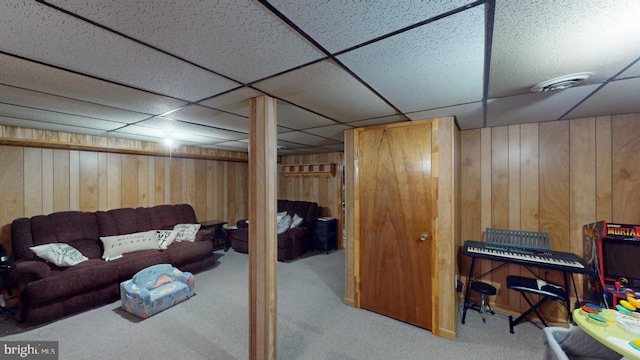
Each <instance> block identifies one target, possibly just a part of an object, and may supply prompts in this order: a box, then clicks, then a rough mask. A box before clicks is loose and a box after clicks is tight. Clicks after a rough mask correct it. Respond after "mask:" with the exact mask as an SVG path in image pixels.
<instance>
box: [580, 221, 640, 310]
mask: <svg viewBox="0 0 640 360" xmlns="http://www.w3.org/2000/svg"><path fill="white" fill-rule="evenodd" d="M583 239H584V260H585V261H586V262H587V265H588V266H590V267H591V268H592V270H593V274H594V275H592V276H591V277H585V278H586V282H587V283H586V284H585V285H586V287H585V288H586V289H587V291H588V293H587V294H586V299H588V300H589V301H590V302H593V303H601V304H602V303H604V305H605V306H606V307H608V308H613V309H615V308H616V305H618V303H619V302H620V300H626V299H627V297H628V296H629V295H631V296H635V298H636V299H640V293H639V291H640V225H627V224H612V223H607V222H606V221H599V222H596V223H592V224H588V225H584V226H583ZM623 303H624V301H623Z"/></svg>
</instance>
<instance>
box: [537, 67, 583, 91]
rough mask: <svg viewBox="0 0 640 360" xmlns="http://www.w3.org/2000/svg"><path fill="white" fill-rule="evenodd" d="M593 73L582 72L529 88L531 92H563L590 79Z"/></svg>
mask: <svg viewBox="0 0 640 360" xmlns="http://www.w3.org/2000/svg"><path fill="white" fill-rule="evenodd" d="M591 75H593V73H590V72H583V73H577V74H571V75H565V76H560V77H557V78H555V79H551V80H547V81H543V82H541V83H540V84H538V85H536V86H534V87H532V88H531V92H542V91H555V90H564V89H567V88H570V87H572V86H576V85H579V84H580V83H582V82H583V81H585V80H587V79H588V78H590V77H591Z"/></svg>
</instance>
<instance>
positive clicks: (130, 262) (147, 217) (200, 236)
mask: <svg viewBox="0 0 640 360" xmlns="http://www.w3.org/2000/svg"><path fill="white" fill-rule="evenodd" d="M196 223H197V220H196V215H195V212H194V210H193V208H192V207H191V205H188V204H180V205H158V206H154V207H149V208H136V209H133V208H122V209H114V210H109V211H96V212H80V211H64V212H56V213H52V214H49V215H38V216H34V217H31V218H20V219H16V220H14V221H13V222H12V224H11V242H12V245H13V257H14V264H15V269H13V270H12V271H11V272H10V273H9V277H8V278H9V281H10V282H11V283H13V285H14V286H16V287H17V288H18V289H19V301H20V303H19V304H20V307H19V314H20V316H19V317H20V320H21V321H22V322H23V323H25V324H28V325H33V324H39V323H43V322H47V321H51V320H55V319H58V318H60V317H62V316H65V315H70V314H74V313H78V312H80V311H83V310H86V309H89V308H92V307H95V306H98V305H103V304H107V303H110V302H113V301H115V300H118V299H119V298H120V294H119V286H120V282H122V281H124V280H128V279H130V278H131V277H132V276H133V275H134V274H135V273H137V272H138V271H139V270H142V269H144V268H146V267H148V266H151V265H155V264H162V263H167V264H172V265H173V266H175V267H177V268H179V269H180V270H182V271H189V272H192V273H195V272H199V271H201V270H203V269H206V268H209V267H212V266H213V265H214V263H215V261H216V260H215V259H216V258H215V257H214V253H213V244H212V242H211V241H209V239H210V237H209V236H208V235H210V233H211V232H212V231H213V230H200V231H198V233H197V235H196V240H195V241H193V242H175V243H173V244H171V245H169V247H168V248H167V249H166V250H141V251H135V252H131V253H126V254H124V255H123V257H121V258H119V259H115V260H112V261H105V260H102V255H103V245H102V241H101V240H100V237H103V236H113V235H123V234H131V233H136V232H142V231H149V230H159V229H172V228H173V226H174V225H176V224H196ZM48 243H68V244H69V245H71V246H73V247H74V248H75V249H77V250H79V251H80V252H81V253H82V255H84V256H86V257H87V258H89V259H88V260H86V261H84V262H81V263H79V264H77V265H75V266H72V267H64V268H63V267H57V266H55V265H52V264H50V263H48V262H46V261H44V260H42V259H40V258H39V257H37V256H36V255H35V254H34V252H33V251H32V250H31V249H30V247H32V246H36V245H43V244H48Z"/></svg>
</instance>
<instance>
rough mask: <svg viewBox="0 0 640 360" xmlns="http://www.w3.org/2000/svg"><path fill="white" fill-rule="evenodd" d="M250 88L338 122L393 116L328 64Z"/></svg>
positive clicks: (344, 74)
mask: <svg viewBox="0 0 640 360" xmlns="http://www.w3.org/2000/svg"><path fill="white" fill-rule="evenodd" d="M254 87H255V88H257V89H259V90H262V91H264V92H266V93H267V94H270V95H272V96H276V97H278V98H281V99H284V100H287V101H289V102H291V103H293V104H296V105H299V106H301V107H304V108H307V109H309V110H312V111H315V112H317V113H319V114H322V115H324V116H326V117H328V118H331V119H334V120H338V121H356V120H362V119H369V118H373V117H380V116H388V115H393V114H395V111H394V109H393V108H392V107H391V106H389V105H388V104H387V103H385V102H384V101H383V100H382V99H380V97H379V96H377V95H376V94H375V93H373V92H372V91H371V90H369V89H368V88H366V87H365V86H364V85H362V84H361V83H360V82H359V81H358V80H356V79H355V78H353V77H352V76H350V75H349V74H348V73H347V72H345V71H344V70H343V69H342V68H341V67H340V66H338V65H337V64H336V63H334V62H333V61H330V60H326V61H321V62H319V63H316V64H313V65H309V66H305V67H303V68H300V69H297V70H295V71H291V72H288V73H286V74H283V75H280V76H276V77H274V78H271V79H267V80H264V81H261V82H258V83H256V84H254Z"/></svg>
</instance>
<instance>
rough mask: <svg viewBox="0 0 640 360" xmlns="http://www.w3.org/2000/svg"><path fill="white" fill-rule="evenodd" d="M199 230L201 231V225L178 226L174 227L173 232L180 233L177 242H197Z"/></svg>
mask: <svg viewBox="0 0 640 360" xmlns="http://www.w3.org/2000/svg"><path fill="white" fill-rule="evenodd" d="M198 230H200V224H178V225H176V226H174V227H173V231H177V232H178V235H177V236H176V242H180V241H195V240H196V234H197V233H198Z"/></svg>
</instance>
